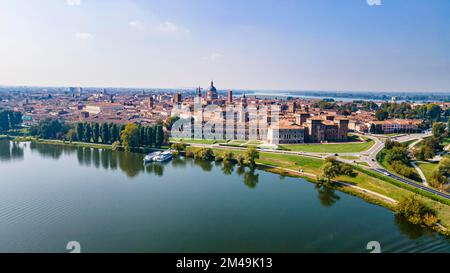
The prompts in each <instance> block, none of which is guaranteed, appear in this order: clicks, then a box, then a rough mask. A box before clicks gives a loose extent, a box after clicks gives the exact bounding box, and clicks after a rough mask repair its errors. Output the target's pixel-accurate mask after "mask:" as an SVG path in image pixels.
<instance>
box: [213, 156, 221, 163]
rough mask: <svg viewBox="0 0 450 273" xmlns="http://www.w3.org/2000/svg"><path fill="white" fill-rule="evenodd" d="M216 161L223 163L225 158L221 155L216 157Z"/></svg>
mask: <svg viewBox="0 0 450 273" xmlns="http://www.w3.org/2000/svg"><path fill="white" fill-rule="evenodd" d="M214 161H216V162H222V161H223V157H221V156H220V155H218V156H216V158H215V159H214Z"/></svg>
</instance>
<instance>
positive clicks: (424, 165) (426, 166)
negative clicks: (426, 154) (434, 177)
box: [416, 162, 438, 180]
mask: <svg viewBox="0 0 450 273" xmlns="http://www.w3.org/2000/svg"><path fill="white" fill-rule="evenodd" d="M416 165H417V166H418V167H419V168H420V169H421V170H422V172H423V174H424V175H425V177H426V178H427V180H430V179H431V174H432V173H433V171H434V170H435V169H436V168H437V166H438V164H437V163H432V162H416Z"/></svg>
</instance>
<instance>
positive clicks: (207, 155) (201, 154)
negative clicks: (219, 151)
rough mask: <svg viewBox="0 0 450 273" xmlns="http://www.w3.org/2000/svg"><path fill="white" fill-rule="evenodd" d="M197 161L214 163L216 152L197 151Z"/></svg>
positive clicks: (208, 149) (207, 150)
mask: <svg viewBox="0 0 450 273" xmlns="http://www.w3.org/2000/svg"><path fill="white" fill-rule="evenodd" d="M194 157H195V159H201V160H206V161H213V160H214V158H215V156H214V152H213V150H212V149H210V148H201V149H199V150H197V151H196V152H195V154H194Z"/></svg>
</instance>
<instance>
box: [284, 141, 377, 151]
mask: <svg viewBox="0 0 450 273" xmlns="http://www.w3.org/2000/svg"><path fill="white" fill-rule="evenodd" d="M374 144H375V142H374V141H373V140H371V139H369V140H367V141H364V142H347V143H330V144H327V143H320V144H312V143H311V144H283V145H280V146H279V147H280V148H281V149H282V150H287V151H295V152H309V153H328V154H330V153H359V152H364V151H367V150H369V149H370V148H372V146H373V145H374Z"/></svg>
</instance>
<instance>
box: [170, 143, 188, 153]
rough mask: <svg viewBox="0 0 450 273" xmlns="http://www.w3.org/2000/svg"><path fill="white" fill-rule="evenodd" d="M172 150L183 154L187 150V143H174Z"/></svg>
mask: <svg viewBox="0 0 450 273" xmlns="http://www.w3.org/2000/svg"><path fill="white" fill-rule="evenodd" d="M171 148H172V149H173V150H175V151H178V152H182V151H184V150H186V144H185V143H173V144H172V146H171Z"/></svg>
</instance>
